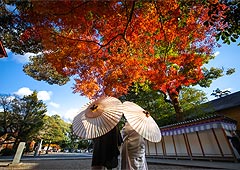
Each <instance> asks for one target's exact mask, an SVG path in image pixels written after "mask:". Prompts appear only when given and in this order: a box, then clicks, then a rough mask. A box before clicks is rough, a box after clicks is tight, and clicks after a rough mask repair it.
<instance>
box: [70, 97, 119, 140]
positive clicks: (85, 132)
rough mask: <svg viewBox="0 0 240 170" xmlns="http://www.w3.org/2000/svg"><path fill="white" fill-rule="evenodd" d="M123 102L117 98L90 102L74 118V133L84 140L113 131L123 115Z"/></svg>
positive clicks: (102, 98)
mask: <svg viewBox="0 0 240 170" xmlns="http://www.w3.org/2000/svg"><path fill="white" fill-rule="evenodd" d="M121 107H122V102H121V101H120V100H118V99H117V98H115V97H101V98H99V99H97V100H93V101H91V102H89V103H88V104H87V105H86V106H84V107H83V108H82V111H81V112H80V113H79V114H78V115H77V116H75V117H74V119H73V123H72V127H73V132H74V133H75V134H76V135H77V136H79V137H80V138H83V139H93V138H97V137H99V136H102V135H104V134H106V133H107V132H109V131H110V130H112V129H113V128H114V127H115V126H116V125H117V124H118V122H119V121H120V119H121V117H122V115H123V113H122V111H121V109H120V108H121Z"/></svg>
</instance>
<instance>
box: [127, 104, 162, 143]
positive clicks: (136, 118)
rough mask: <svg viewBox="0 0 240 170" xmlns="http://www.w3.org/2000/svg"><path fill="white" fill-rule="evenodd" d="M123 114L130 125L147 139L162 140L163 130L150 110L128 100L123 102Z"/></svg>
mask: <svg viewBox="0 0 240 170" xmlns="http://www.w3.org/2000/svg"><path fill="white" fill-rule="evenodd" d="M123 114H124V116H125V118H126V119H127V121H128V123H129V125H130V126H131V127H132V128H133V129H134V130H135V131H136V132H137V133H138V134H139V135H141V136H142V137H144V138H145V139H146V140H149V141H151V142H160V141H161V138H162V135H161V131H160V129H159V127H158V125H157V123H156V122H155V121H154V119H153V118H152V117H151V116H150V113H149V112H148V111H145V110H144V109H143V108H141V107H140V106H139V105H137V104H135V103H133V102H129V101H126V102H124V103H123Z"/></svg>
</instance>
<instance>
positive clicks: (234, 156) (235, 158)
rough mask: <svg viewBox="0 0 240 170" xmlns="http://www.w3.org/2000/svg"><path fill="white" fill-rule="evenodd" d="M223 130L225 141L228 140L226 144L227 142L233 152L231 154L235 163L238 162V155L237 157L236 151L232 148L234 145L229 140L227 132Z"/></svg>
mask: <svg viewBox="0 0 240 170" xmlns="http://www.w3.org/2000/svg"><path fill="white" fill-rule="evenodd" d="M221 129H222V132H223V134H224V137H225V139H226V142H227V144H228V147H229V148H230V150H231V153H232V156H233V158H234V161H235V162H238V160H237V157H236V155H235V153H234V150H233V148H232V145H231V144H230V141H229V140H228V137H227V134H226V132H225V130H224V129H223V128H221Z"/></svg>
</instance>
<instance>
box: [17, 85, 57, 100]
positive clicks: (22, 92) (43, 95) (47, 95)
mask: <svg viewBox="0 0 240 170" xmlns="http://www.w3.org/2000/svg"><path fill="white" fill-rule="evenodd" d="M32 93H33V91H32V90H30V89H29V88H28V87H22V88H20V89H18V91H16V92H14V93H13V94H16V95H18V96H20V97H23V96H28V95H31V94H32ZM51 95H52V92H51V91H39V92H38V94H37V97H38V100H43V101H47V100H50V99H51Z"/></svg>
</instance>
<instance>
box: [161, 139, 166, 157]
mask: <svg viewBox="0 0 240 170" xmlns="http://www.w3.org/2000/svg"><path fill="white" fill-rule="evenodd" d="M162 150H163V157H164V156H167V154H166V146H165V141H164V136H162Z"/></svg>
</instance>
